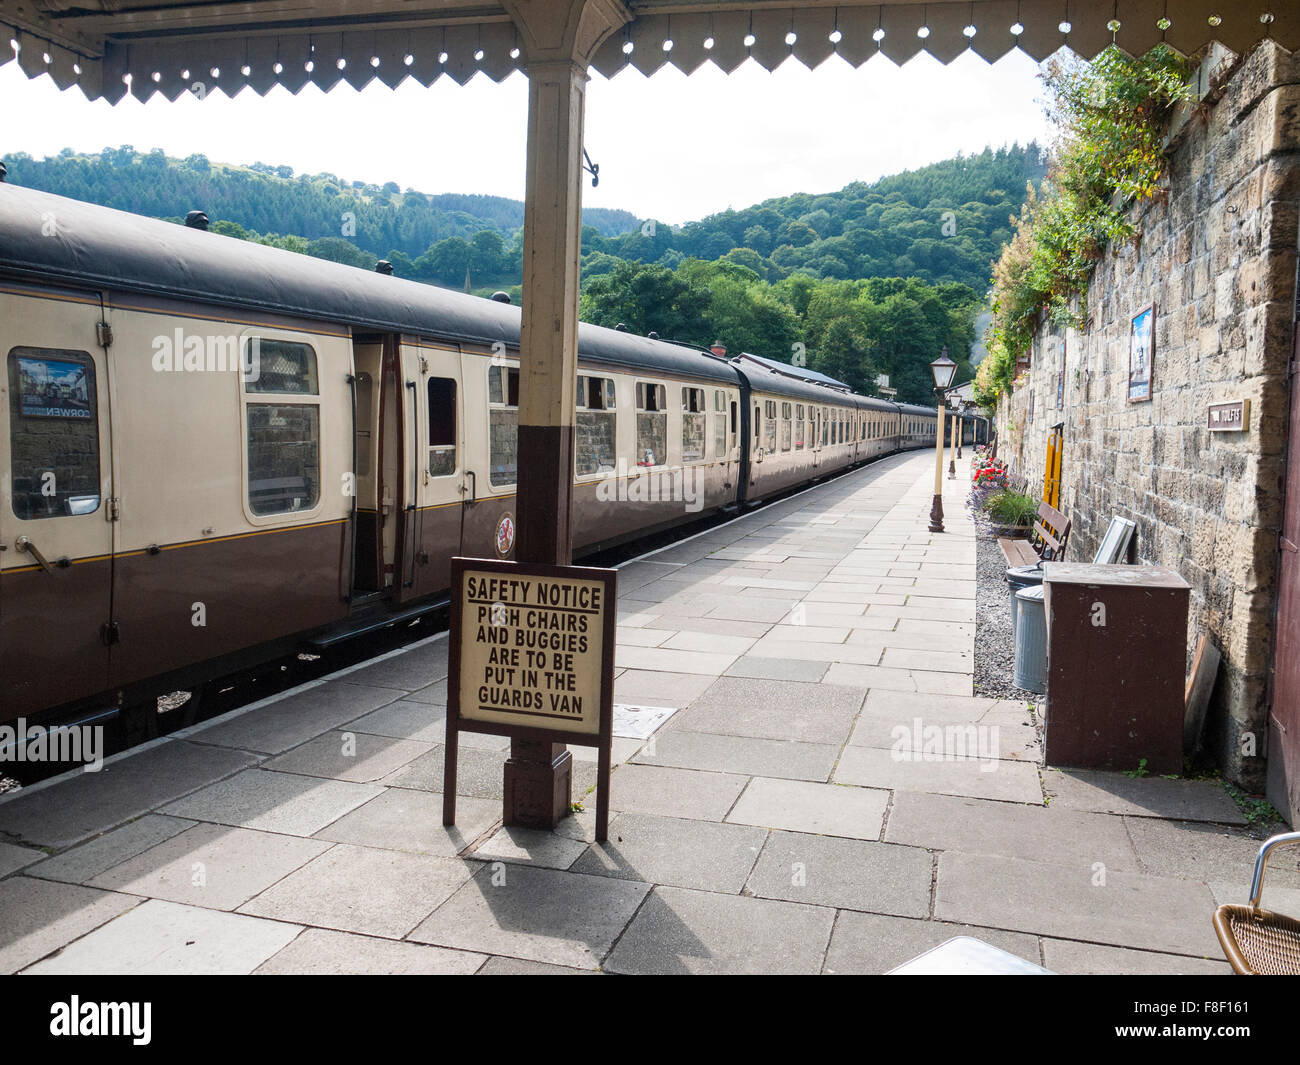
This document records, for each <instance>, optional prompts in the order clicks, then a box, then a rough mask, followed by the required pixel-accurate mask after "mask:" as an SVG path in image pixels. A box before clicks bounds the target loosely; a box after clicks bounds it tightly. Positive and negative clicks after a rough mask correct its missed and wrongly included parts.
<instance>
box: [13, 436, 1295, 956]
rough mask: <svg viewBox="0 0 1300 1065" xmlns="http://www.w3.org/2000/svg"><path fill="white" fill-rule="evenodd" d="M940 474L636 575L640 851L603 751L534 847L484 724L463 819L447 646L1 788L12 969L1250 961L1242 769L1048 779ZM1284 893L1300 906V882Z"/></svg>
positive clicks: (667, 552)
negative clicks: (507, 815) (1237, 776)
mask: <svg viewBox="0 0 1300 1065" xmlns="http://www.w3.org/2000/svg"><path fill="white" fill-rule="evenodd" d="M933 463H934V458H933V454H932V453H924V452H923V453H913V454H907V455H898V456H893V457H890V458H887V459H885V460H882V461H880V462H877V463H875V464H873V465H871V466H868V467H866V468H864V469H861V470H859V471H856V472H854V473H851V474H848V475H846V476H844V477H841V478H838V479H836V480H834V481H831V482H829V483H827V484H824V485H821V486H818V487H815V488H812V489H810V490H807V491H805V492H803V493H801V494H799V495H796V496H793V497H791V498H788V499H786V500H784V501H781V502H778V503H776V504H773V505H771V506H767V507H764V508H761V509H760V510H757V511H755V512H753V513H751V514H748V515H746V516H744V517H741V518H739V519H737V520H735V521H732V522H730V523H728V524H725V525H721V526H718V527H716V528H713V529H711V530H709V531H707V532H705V533H703V534H701V535H699V536H696V537H694V538H692V539H689V540H685V541H683V542H680V543H678V544H675V545H673V546H671V547H668V548H666V549H664V550H661V551H658V552H655V553H653V554H650V555H647V556H644V557H642V558H640V559H638V560H636V561H633V562H631V563H628V564H626V565H625V566H623V567H622V569H621V571H620V574H619V591H620V618H619V621H620V624H619V629H618V652H617V659H616V665H617V676H616V680H615V686H616V688H615V701H616V703H617V704H619V706H618V709H617V710H616V729H615V731H616V739H615V745H614V762H615V769H614V772H613V777H612V807H613V815H612V821H611V825H610V837H609V842H608V843H607V844H603V845H597V844H595V843H594V842H592V840H593V824H594V812H595V811H594V806H595V798H594V794H593V795H585V796H584V793H585V792H586V791H587V790H588V789H589V788H591V787H592V786H593V785H594V782H595V763H594V752H593V751H591V750H589V749H584V748H573V752H574V757H575V774H574V781H575V788H574V790H575V799H576V798H579V797H584V798H585V805H586V809H585V810H584V811H582V812H580V813H577V814H575V815H574V816H572V817H570V818H568V819H566V821H565V822H563V823H562V824H561V826H560V828H559V829H558V830H557V831H555V832H553V833H542V832H532V831H526V830H517V829H503V828H501V826H500V817H501V786H502V763H503V761H504V759H505V757H506V748H507V746H508V741H506V740H503V739H499V738H497V737H491V736H482V735H474V734H471V733H465V734H463V736H462V749H461V754H460V771H459V781H458V791H459V793H460V799H459V810H458V814H459V824H458V825H457V827H456V828H454V829H450V830H448V829H444V828H443V827H442V825H441V806H442V798H441V794H440V791H441V787H442V779H441V777H442V765H443V748H442V740H443V732H444V714H445V701H446V691H447V679H446V676H447V664H446V647H447V641H446V639H445V638H440V637H434V638H432V639H430V640H426V641H424V642H422V643H420V644H417V645H415V646H413V647H411V648H408V649H405V650H402V651H399V652H394V653H392V654H389V655H386V656H384V657H382V658H380V659H377V660H375V661H372V662H369V663H366V664H363V665H361V666H357V667H353V668H351V669H348V670H344V671H341V672H340V673H337V674H333V675H331V676H330V677H328V678H325V679H323V680H320V681H316V682H313V683H311V684H308V685H305V686H303V687H302V688H299V689H295V690H294V691H291V692H287V693H284V694H283V695H280V696H278V697H275V698H273V699H269V700H266V701H264V702H262V703H259V704H254V705H252V706H249V707H246V708H244V709H243V710H240V711H238V712H235V713H234V714H232V715H227V716H226V717H223V718H220V719H217V720H214V721H211V722H208V723H205V724H203V725H200V726H196V727H195V728H193V729H190V730H187V731H185V732H183V733H177V734H175V735H173V736H171V737H169V738H167V739H164V740H160V741H156V742H155V743H153V744H151V745H147V746H146V747H143V748H139V749H137V750H135V751H132V752H129V753H127V754H125V755H122V756H120V757H117V758H115V759H112V760H110V761H109V762H107V763H106V764H105V766H104V768H103V770H102V771H101V772H99V773H76V774H71V775H67V776H65V777H61V778H58V779H56V780H53V781H48V782H45V783H44V784H41V785H37V786H34V787H31V788H27V789H23V790H22V791H20V792H17V793H15V794H13V795H10V796H5V797H3V798H0V840H3V841H4V842H0V876H2V877H3V879H0V971H4V972H30V973H52V972H58V973H129V972H150V973H157V972H175V973H196V972H220V973H250V972H258V973H304V972H321V973H323V972H404V973H435V972H436V973H483V974H494V973H523V972H555V973H583V972H596V971H602V970H603V971H607V972H618V973H678V972H828V973H829V972H837V973H858V972H866V973H870V972H883V971H886V970H888V969H890V968H893V967H894V966H897V965H899V964H901V963H903V962H904V961H906V960H908V959H910V958H913V957H915V956H916V955H918V954H921V953H922V952H924V951H926V950H927V949H929V948H931V947H933V946H935V945H936V944H938V943H941V942H943V941H945V940H947V939H949V938H952V937H953V936H958V935H970V936H974V937H977V938H979V939H981V940H983V941H985V942H987V943H991V944H993V945H995V946H997V947H1000V948H1002V949H1005V950H1007V951H1009V952H1010V953H1012V954H1014V955H1016V956H1018V957H1020V958H1023V959H1026V960H1028V961H1030V962H1033V963H1035V964H1041V965H1044V966H1045V967H1046V968H1048V969H1050V970H1053V971H1057V972H1155V973H1220V972H1227V971H1228V970H1227V965H1226V964H1225V963H1224V962H1223V961H1222V955H1221V953H1220V951H1219V948H1218V945H1217V941H1216V940H1215V936H1214V932H1213V929H1212V927H1211V923H1210V919H1211V915H1212V913H1213V911H1214V908H1215V906H1216V905H1217V904H1218V903H1219V902H1222V901H1244V900H1245V897H1246V893H1247V888H1246V881H1247V880H1248V878H1249V874H1250V868H1251V862H1252V861H1253V857H1254V853H1255V850H1256V849H1257V846H1258V843H1257V841H1255V840H1254V839H1252V838H1250V836H1249V834H1248V833H1247V832H1246V831H1245V830H1244V829H1243V827H1242V826H1244V825H1245V818H1244V817H1243V816H1242V814H1241V812H1240V810H1239V809H1238V807H1237V805H1236V804H1235V803H1234V802H1232V800H1231V799H1230V798H1229V797H1228V796H1227V795H1226V793H1225V792H1224V790H1223V788H1222V787H1221V786H1219V785H1218V784H1215V783H1213V782H1207V781H1181V780H1165V779H1161V778H1154V779H1152V778H1132V777H1129V776H1127V775H1125V774H1107V773H1097V772H1085V771H1065V772H1059V771H1051V770H1043V769H1041V768H1040V766H1039V758H1040V755H1039V748H1038V742H1037V737H1036V733H1035V730H1034V728H1033V724H1032V719H1031V715H1030V713H1029V708H1028V706H1027V705H1026V704H1024V703H1010V702H999V701H996V700H993V699H989V698H981V697H978V696H976V695H974V694H973V693H972V669H973V666H972V663H973V658H974V640H975V604H976V592H975V589H976V584H975V530H974V528H973V527H972V525H971V523H970V520H969V517H968V515H967V513H966V511H965V509H964V498H965V493H966V490H967V488H968V482H967V481H966V480H965V479H964V478H959V479H958V480H956V481H948V480H946V479H945V481H944V491H945V497H944V507H945V511H946V515H947V517H946V524H947V532H945V533H943V534H931V533H929V532H928V531H927V522H928V514H929V508H930V499H931V494H930V493H931V486H932V481H931V478H932V476H933V469H934V466H933ZM931 741H933V742H931ZM954 744H957V745H959V746H960V745H961V744H965V747H964V750H963V751H962V752H961V756H960V757H959V756H958V752H957V751H956V749H955V747H954ZM1049 800H1050V801H1049ZM1269 893H1270V899H1271V903H1272V905H1273V906H1276V907H1278V908H1281V909H1283V910H1288V909H1289V910H1290V911H1291V912H1300V876H1298V875H1297V874H1296V872H1295V871H1294V869H1278V870H1276V872H1274V871H1273V870H1270V880H1269Z"/></svg>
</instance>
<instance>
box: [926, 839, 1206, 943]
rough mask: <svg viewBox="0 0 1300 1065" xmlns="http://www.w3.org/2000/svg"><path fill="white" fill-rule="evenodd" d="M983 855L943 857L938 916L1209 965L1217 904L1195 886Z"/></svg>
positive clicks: (955, 853)
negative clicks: (1187, 958) (1102, 877)
mask: <svg viewBox="0 0 1300 1065" xmlns="http://www.w3.org/2000/svg"><path fill="white" fill-rule="evenodd" d="M1097 880H1098V877H1097V874H1096V872H1091V871H1089V870H1085V869H1076V868H1071V867H1069V866H1063V865H1051V864H1048V863H1046V862H1027V861H1025V860H1023V859H1021V858H1007V857H1002V856H996V857H995V856H990V855H983V854H962V853H960V852H958V851H945V852H944V853H943V854H941V855H940V856H939V874H938V883H937V885H936V889H935V904H934V916H935V917H936V918H938V919H940V920H946V921H956V922H960V923H964V924H977V925H987V926H989V927H993V928H1007V929H1011V930H1015V931H1022V932H1034V933H1037V934H1039V935H1045V936H1051V937H1053V938H1056V939H1082V940H1087V941H1089V942H1094V943H1108V944H1112V945H1114V946H1123V947H1132V948H1136V949H1140V950H1155V951H1162V952H1164V953H1168V954H1190V955H1193V956H1195V957H1210V956H1212V955H1213V954H1214V952H1215V951H1217V950H1218V945H1217V944H1218V940H1217V939H1216V938H1215V935H1214V929H1213V927H1212V926H1211V923H1210V919H1211V917H1212V916H1213V913H1214V908H1215V907H1214V897H1213V895H1211V893H1210V889H1209V888H1208V887H1206V886H1205V885H1204V884H1199V883H1193V882H1192V881H1189V880H1171V879H1168V878H1165V877H1154V876H1141V875H1138V874H1135V873H1121V872H1115V871H1106V874H1105V884H1104V886H1103V885H1101V884H1100V883H1097V882H1096V881H1097Z"/></svg>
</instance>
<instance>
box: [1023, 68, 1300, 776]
mask: <svg viewBox="0 0 1300 1065" xmlns="http://www.w3.org/2000/svg"><path fill="white" fill-rule="evenodd" d="M1178 126H1179V128H1178V130H1177V132H1176V133H1175V134H1174V135H1173V137H1172V140H1171V154H1172V162H1171V168H1170V173H1169V175H1168V180H1167V186H1168V193H1167V195H1166V196H1164V197H1162V198H1160V199H1158V200H1154V201H1151V202H1148V203H1145V204H1143V205H1141V206H1140V207H1138V208H1135V216H1134V221H1135V222H1136V223H1137V228H1138V233H1139V239H1138V240H1137V241H1136V242H1134V243H1133V244H1132V245H1128V246H1124V247H1115V248H1112V249H1110V250H1109V251H1108V252H1107V253H1106V254H1105V256H1104V257H1103V258H1102V260H1101V261H1100V262H1099V263H1098V265H1097V270H1096V273H1095V274H1094V276H1093V280H1092V285H1091V289H1090V291H1089V293H1088V299H1087V311H1086V313H1087V320H1086V321H1085V322H1084V325H1083V327H1082V328H1080V329H1078V330H1075V329H1068V330H1064V331H1060V330H1055V329H1053V328H1051V327H1050V326H1047V325H1045V326H1044V327H1042V328H1041V329H1040V331H1039V335H1038V338H1037V340H1036V342H1035V345H1034V353H1033V361H1032V364H1031V366H1030V368H1029V370H1028V371H1026V372H1025V373H1024V374H1023V375H1022V378H1021V379H1020V380H1019V381H1018V383H1017V386H1016V388H1015V389H1014V391H1013V392H1012V394H1011V395H1010V397H1007V398H1004V400H1003V402H1002V404H1001V406H1000V408H999V411H998V427H999V435H1000V440H1001V446H1000V452H1001V454H1002V455H1003V457H1005V458H1007V459H1008V460H1009V461H1011V462H1012V463H1013V464H1014V465H1015V466H1016V467H1017V468H1018V470H1019V471H1020V472H1021V473H1023V474H1024V475H1026V476H1027V477H1028V478H1029V481H1030V486H1031V490H1032V491H1034V493H1035V494H1038V493H1040V492H1041V490H1042V477H1043V468H1044V461H1045V454H1046V446H1047V437H1048V433H1049V431H1050V427H1051V426H1052V425H1054V424H1056V423H1058V422H1064V439H1065V445H1064V460H1063V469H1062V482H1063V488H1062V496H1061V499H1062V509H1063V510H1064V511H1065V512H1066V513H1067V515H1068V516H1070V517H1071V518H1072V519H1073V522H1074V531H1073V534H1072V536H1073V539H1072V541H1071V546H1070V557H1071V558H1072V559H1074V560H1090V559H1091V558H1092V556H1093V554H1094V552H1095V551H1096V549H1097V546H1098V543H1099V541H1100V539H1101V537H1102V536H1103V535H1104V533H1105V530H1106V527H1107V525H1108V523H1109V521H1110V519H1111V517H1112V515H1120V516H1123V517H1126V518H1130V519H1132V520H1133V521H1135V522H1136V523H1137V555H1138V558H1139V560H1140V561H1142V562H1144V563H1158V564H1161V565H1165V566H1169V567H1171V568H1173V569H1176V570H1177V571H1178V572H1179V573H1181V574H1182V575H1183V577H1184V578H1185V579H1186V580H1187V581H1188V582H1189V583H1190V584H1191V586H1192V594H1191V611H1190V621H1189V631H1188V657H1189V659H1190V657H1191V654H1192V652H1193V651H1194V649H1195V642H1196V639H1197V637H1198V636H1199V634H1200V633H1202V632H1204V631H1206V630H1208V631H1209V632H1210V633H1211V634H1212V635H1213V637H1214V638H1215V639H1216V641H1217V642H1218V644H1219V646H1220V647H1221V649H1222V651H1223V662H1222V664H1221V666H1220V670H1219V676H1218V682H1217V684H1216V687H1215V690H1214V694H1213V697H1212V701H1211V706H1210V712H1209V715H1208V719H1207V725H1206V734H1205V743H1206V746H1207V749H1208V750H1209V751H1210V753H1211V755H1212V756H1213V757H1214V758H1215V760H1216V761H1217V763H1218V764H1219V765H1220V766H1221V767H1222V768H1223V770H1224V772H1225V775H1227V776H1228V777H1230V778H1231V779H1235V780H1238V781H1239V782H1241V783H1242V784H1243V785H1244V786H1247V787H1249V788H1250V789H1251V790H1262V787H1263V780H1264V765H1265V757H1264V756H1265V754H1266V752H1265V750H1264V746H1265V737H1266V735H1267V729H1266V721H1267V707H1268V680H1269V668H1270V664H1271V656H1272V645H1273V641H1272V629H1273V616H1274V608H1275V575H1276V553H1277V533H1278V529H1279V526H1280V521H1281V485H1282V472H1283V465H1284V457H1285V447H1286V433H1287V383H1286V374H1287V366H1288V360H1289V358H1290V354H1291V344H1292V336H1291V334H1292V323H1293V321H1294V318H1295V315H1296V263H1297V240H1298V235H1300V224H1298V223H1300V53H1297V54H1296V55H1289V54H1287V53H1286V52H1284V51H1283V50H1281V49H1280V48H1278V47H1277V46H1275V45H1273V44H1272V43H1271V42H1265V43H1264V44H1262V45H1260V46H1259V47H1257V48H1256V49H1255V50H1254V51H1253V52H1251V53H1250V54H1249V55H1248V56H1246V57H1244V59H1243V60H1242V61H1241V63H1240V65H1239V66H1238V68H1237V69H1236V71H1235V72H1234V73H1233V74H1232V76H1231V78H1230V80H1228V82H1227V83H1226V85H1225V86H1224V88H1223V90H1222V95H1221V96H1219V98H1218V99H1217V101H1216V100H1215V99H1214V97H1213V96H1211V97H1210V98H1208V99H1207V100H1206V101H1204V102H1203V103H1202V104H1201V106H1200V107H1198V108H1196V109H1194V110H1191V111H1190V113H1189V114H1188V115H1185V116H1181V118H1180V122H1179V124H1178ZM1152 304H1153V305H1154V308H1155V312H1154V319H1155V322H1154V340H1155V355H1154V361H1153V373H1152V384H1151V399H1150V401H1149V402H1129V398H1128V373H1129V335H1130V324H1131V321H1132V318H1133V316H1134V315H1136V314H1138V313H1139V312H1140V311H1141V310H1142V309H1143V308H1144V307H1146V306H1148V305H1152ZM1062 375H1063V377H1062ZM1058 389H1059V392H1060V395H1061V405H1060V407H1059V408H1058V406H1057V395H1058ZM1031 398H1032V420H1031ZM1238 399H1247V400H1249V401H1250V424H1249V428H1248V430H1247V431H1246V432H1237V433H1211V432H1209V430H1208V429H1207V428H1206V419H1207V407H1208V405H1209V404H1211V403H1219V402H1225V401H1231V400H1238ZM1250 734H1253V736H1254V742H1255V744H1256V745H1257V748H1256V750H1257V753H1256V755H1255V756H1254V757H1252V756H1251V755H1250V754H1249V753H1248V752H1249V749H1250ZM1243 747H1244V748H1245V749H1246V753H1243Z"/></svg>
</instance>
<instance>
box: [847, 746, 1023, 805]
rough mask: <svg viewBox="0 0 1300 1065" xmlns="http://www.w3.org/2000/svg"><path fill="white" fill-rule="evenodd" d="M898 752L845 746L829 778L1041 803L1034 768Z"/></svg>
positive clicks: (1002, 761)
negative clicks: (913, 756)
mask: <svg viewBox="0 0 1300 1065" xmlns="http://www.w3.org/2000/svg"><path fill="white" fill-rule="evenodd" d="M898 753H899V752H895V751H892V750H882V749H880V748H878V747H846V748H844V753H843V754H842V755H841V757H840V761H839V764H838V765H837V766H836V767H835V775H834V777H833V778H832V779H833V780H834V782H835V783H837V784H857V785H858V786H860V787H866V788H889V789H896V790H899V791H928V792H934V793H936V794H940V795H968V796H971V797H972V798H978V799H1000V800H1002V801H1004V802H1024V803H1038V804H1041V803H1042V801H1043V793H1042V789H1041V787H1040V785H1039V782H1038V767H1037V766H1035V765H1031V764H1030V763H1028V762H1013V761H1006V760H1000V759H993V760H989V759H986V758H982V759H978V760H976V759H964V760H959V761H958V760H953V761H928V760H924V756H923V757H922V758H917V759H907V760H904V759H901V758H899V757H897V754H898Z"/></svg>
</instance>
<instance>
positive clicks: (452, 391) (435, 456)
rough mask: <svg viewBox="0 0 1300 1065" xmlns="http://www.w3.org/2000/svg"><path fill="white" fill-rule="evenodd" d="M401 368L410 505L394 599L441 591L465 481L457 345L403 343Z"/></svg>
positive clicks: (456, 545)
mask: <svg viewBox="0 0 1300 1065" xmlns="http://www.w3.org/2000/svg"><path fill="white" fill-rule="evenodd" d="M402 370H403V374H404V375H405V382H406V389H407V399H408V403H409V404H410V406H409V410H410V414H411V417H410V420H409V423H408V429H409V432H408V433H407V434H406V436H407V439H408V440H409V441H410V448H409V450H408V452H407V453H408V454H409V455H410V456H411V461H410V462H409V463H408V464H407V467H406V469H407V472H408V475H409V478H410V495H409V497H408V498H409V499H410V500H411V501H412V502H414V504H415V505H414V509H413V510H411V511H410V512H409V513H410V520H409V521H408V522H407V523H406V524H405V525H404V528H405V529H407V530H409V537H410V539H409V541H408V543H407V545H406V549H405V550H404V552H403V557H404V566H405V569H404V571H403V578H404V579H403V581H402V582H401V591H400V592H399V595H398V598H399V599H414V598H418V597H420V596H426V595H433V594H434V593H436V592H441V591H443V590H445V589H446V588H447V587H448V586H449V585H450V582H451V577H450V574H451V563H450V560H451V558H452V556H453V555H458V554H460V544H461V510H462V505H461V504H462V492H461V486H462V483H463V482H464V480H465V474H464V455H465V447H464V418H463V416H462V413H461V412H462V408H463V402H464V401H463V398H462V387H461V385H462V381H461V354H460V350H459V349H458V348H451V347H441V346H435V345H433V344H429V343H421V344H418V345H416V344H410V345H408V344H404V345H403V346H402ZM412 383H413V384H414V387H413V388H412V387H411V385H412Z"/></svg>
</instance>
